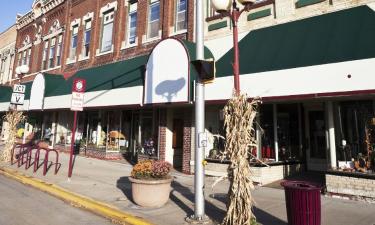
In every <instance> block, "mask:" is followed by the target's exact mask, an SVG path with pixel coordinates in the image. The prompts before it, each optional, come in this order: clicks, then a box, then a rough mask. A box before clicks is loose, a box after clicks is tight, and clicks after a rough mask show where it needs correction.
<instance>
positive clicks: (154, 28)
mask: <svg viewBox="0 0 375 225" xmlns="http://www.w3.org/2000/svg"><path fill="white" fill-rule="evenodd" d="M158 35H159V21H155V22H152V23H150V24H149V38H153V37H157V36H158Z"/></svg>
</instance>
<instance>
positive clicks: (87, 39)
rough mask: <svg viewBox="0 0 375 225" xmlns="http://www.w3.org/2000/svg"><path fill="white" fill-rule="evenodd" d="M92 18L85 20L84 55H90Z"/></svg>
mask: <svg viewBox="0 0 375 225" xmlns="http://www.w3.org/2000/svg"><path fill="white" fill-rule="evenodd" d="M90 40H91V20H86V21H85V34H84V36H83V57H89V55H90Z"/></svg>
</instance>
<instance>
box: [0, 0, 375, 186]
mask: <svg viewBox="0 0 375 225" xmlns="http://www.w3.org/2000/svg"><path fill="white" fill-rule="evenodd" d="M194 3H195V1H183V0H175V1H162V0H160V1H156V0H152V1H141V0H139V1H125V0H123V1H99V0H98V1H93V0H90V1H89V0H86V1H84V0H81V1H79V0H75V1H74V0H72V1H35V3H34V4H33V10H32V11H31V12H30V13H29V14H26V15H25V16H23V17H22V18H19V20H18V23H17V27H18V37H17V49H18V59H19V61H18V62H19V63H18V65H22V64H23V63H24V62H25V63H29V64H30V63H31V64H30V65H31V72H30V74H29V75H26V76H25V77H24V78H23V79H22V82H23V83H25V84H26V85H27V86H28V87H29V90H30V93H27V94H26V96H27V97H26V101H25V105H24V109H25V110H28V111H29V112H28V114H29V115H30V116H29V118H30V119H29V121H28V124H27V127H28V129H27V130H28V131H29V132H31V131H33V132H39V133H40V134H39V136H40V137H43V138H44V137H46V138H48V139H49V140H50V141H51V144H53V145H54V146H55V147H56V148H60V149H65V146H69V143H70V142H71V140H70V139H71V138H70V137H71V133H70V129H71V127H72V118H73V116H72V113H71V112H70V111H69V108H70V99H71V94H70V92H71V87H72V84H73V79H74V78H84V79H86V82H87V93H86V95H85V104H84V106H85V111H84V112H82V113H80V114H79V115H80V116H79V122H78V124H79V125H78V130H77V131H76V136H78V138H77V140H76V142H79V143H80V147H81V150H84V151H81V152H84V154H91V155H93V156H95V157H101V158H103V157H104V158H116V157H120V154H121V153H124V154H126V155H127V157H129V158H130V159H132V160H133V159H135V160H136V159H138V158H148V157H151V158H160V159H163V160H167V161H169V162H171V163H172V164H173V165H174V167H176V168H177V169H180V170H182V171H183V172H185V173H192V172H193V165H194V161H193V159H194V151H192V149H193V148H194V147H193V146H194V142H195V140H194V139H195V135H194V125H193V124H194V116H193V101H194V80H195V77H196V71H195V70H194V68H193V66H192V65H191V63H190V61H192V60H194V56H195V52H194V43H192V41H193V39H194ZM205 4H206V9H205V13H206V18H207V19H206V23H205V45H206V46H207V47H208V49H206V58H214V59H215V61H216V68H217V73H216V79H215V82H213V83H212V84H207V85H206V102H207V107H206V131H207V133H208V137H209V138H208V139H209V146H208V147H207V148H206V149H205V152H204V154H205V156H206V158H207V160H208V161H209V163H208V165H207V166H206V171H207V173H208V174H213V175H217V174H223V173H225V171H226V164H225V162H224V164H223V163H222V162H220V160H218V159H217V154H216V153H217V151H218V150H219V151H220V150H221V149H222V148H223V146H224V143H223V141H222V140H217V138H216V137H215V136H214V134H224V133H223V118H222V113H221V110H222V108H223V106H224V104H225V102H226V100H227V99H228V98H230V96H231V94H232V87H233V86H232V83H233V78H232V67H231V65H230V62H231V61H232V55H233V50H232V33H231V25H230V20H229V19H228V18H226V17H223V18H222V17H221V16H220V15H217V13H215V12H214V10H213V9H212V7H211V5H210V1H205ZM374 8H375V7H374V1H373V0H364V1H359V2H358V1H357V2H353V1H348V0H337V1H328V0H326V1H321V0H316V1H315V0H298V1H288V0H278V1H272V0H266V1H257V2H256V3H255V4H254V5H252V6H251V10H250V11H249V12H245V13H244V14H243V15H242V16H241V17H240V21H239V32H240V34H239V37H240V42H239V46H240V59H241V61H240V67H241V68H240V73H241V76H240V77H241V90H242V91H243V92H245V93H247V94H248V95H249V96H250V97H256V96H260V97H261V98H262V100H263V104H262V105H261V107H260V114H259V117H258V118H257V120H258V122H259V124H260V126H258V127H256V132H257V138H258V146H257V148H256V149H254V150H253V154H254V155H256V156H257V157H258V158H262V159H263V160H264V161H266V162H267V163H269V164H270V165H271V167H262V166H259V165H257V164H256V163H255V164H254V165H255V166H254V167H253V169H254V174H255V179H256V181H258V182H259V183H263V184H265V183H269V182H272V181H274V180H277V179H281V178H283V177H284V176H287V175H289V174H290V173H292V172H296V171H300V170H302V168H307V169H308V170H313V171H325V172H326V171H331V170H332V171H334V172H337V169H339V170H344V169H346V170H350V169H352V168H344V167H345V166H348V167H351V163H350V162H349V161H351V158H353V159H354V161H357V162H358V161H359V159H360V158H364V157H362V156H361V155H360V154H359V153H361V154H362V155H366V157H367V158H366V160H368V161H371V158H370V153H371V148H370V146H371V144H368V143H374V141H373V139H371V137H370V136H371V135H369V134H372V133H371V132H372V129H373V128H372V126H373V125H374V123H373V122H372V121H373V120H372V119H373V118H374V114H375V113H374V110H373V109H374V108H375V107H374V98H373V94H374V91H373V88H372V86H373V79H374V78H373V76H371V75H370V73H369V72H370V71H372V69H371V68H372V67H373V65H374V58H375V56H374V52H375V50H374V49H375V46H374V42H373V41H372V40H373V37H374V36H375V34H374V31H375V29H374V26H375V25H374V22H373V21H375V20H374V16H375V13H374V10H373V9H374ZM38 13H39V14H38ZM37 15H39V16H37ZM63 15H65V16H63ZM48 18H49V19H48ZM62 18H65V19H62ZM47 24H48V25H47ZM60 35H61V38H60ZM28 36H29V38H28ZM171 37H172V38H171ZM175 38H176V39H175ZM38 39H39V40H40V41H39V42H38V41H37V40H38ZM177 40H184V41H182V42H180V41H177ZM29 49H31V50H30V51H29ZM37 49H38V50H37ZM22 50H23V51H22ZM25 52H26V53H25ZM29 52H30V54H29ZM184 53H185V54H184ZM29 55H30V57H28V56H29ZM58 57H60V58H59V59H58ZM34 60H35V62H31V61H34ZM41 72H42V73H41ZM52 74H55V75H52ZM36 81H38V82H39V81H42V84H38V82H36ZM40 85H41V86H40ZM38 87H42V88H38ZM47 87H48V88H47ZM37 90H43V91H42V93H39V92H38V91H37ZM0 91H1V90H0ZM34 92H35V93H34ZM33 96H41V98H36V97H33ZM8 105H9V104H8ZM8 105H7V103H3V102H1V101H0V110H4V108H6V107H7V106H8ZM41 110H43V112H41ZM46 134H48V135H46ZM78 140H79V141H78ZM367 169H368V170H371V168H370V167H369V168H367ZM372 170H373V169H372ZM341 172H342V171H341Z"/></svg>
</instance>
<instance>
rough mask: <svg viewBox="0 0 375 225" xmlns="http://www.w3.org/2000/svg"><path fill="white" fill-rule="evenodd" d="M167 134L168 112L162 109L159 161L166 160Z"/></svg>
mask: <svg viewBox="0 0 375 225" xmlns="http://www.w3.org/2000/svg"><path fill="white" fill-rule="evenodd" d="M166 132H167V110H166V109H160V121H159V159H160V160H163V161H164V160H165V150H166V141H167V140H166V137H167V136H166Z"/></svg>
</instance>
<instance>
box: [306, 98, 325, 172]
mask: <svg viewBox="0 0 375 225" xmlns="http://www.w3.org/2000/svg"><path fill="white" fill-rule="evenodd" d="M322 106H323V104H322ZM322 108H323V107H322ZM305 116H306V117H305V119H306V132H305V133H306V139H307V154H306V158H307V159H306V160H307V169H308V170H315V171H325V170H327V165H328V164H327V163H328V162H327V151H328V145H327V144H328V143H327V136H326V120H325V112H324V110H323V109H320V107H319V108H310V109H309V108H307V110H305Z"/></svg>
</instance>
